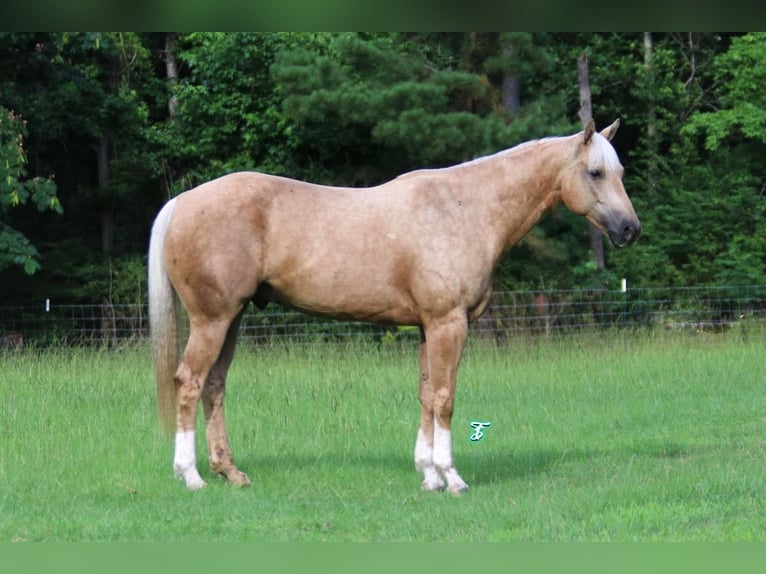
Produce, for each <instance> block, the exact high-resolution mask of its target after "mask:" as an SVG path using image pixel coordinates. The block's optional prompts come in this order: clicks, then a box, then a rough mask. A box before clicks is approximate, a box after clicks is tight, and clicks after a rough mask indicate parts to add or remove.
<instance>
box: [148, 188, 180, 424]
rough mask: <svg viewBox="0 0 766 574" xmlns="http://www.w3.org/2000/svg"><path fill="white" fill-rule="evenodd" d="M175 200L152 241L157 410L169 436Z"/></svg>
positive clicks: (174, 348)
mask: <svg viewBox="0 0 766 574" xmlns="http://www.w3.org/2000/svg"><path fill="white" fill-rule="evenodd" d="M175 203H176V202H175V199H171V200H170V201H168V202H167V203H166V204H165V205H164V207H163V208H162V209H161V210H160V212H159V214H158V215H157V218H156V219H155V220H154V225H153V226H152V234H151V240H150V241H149V328H150V331H151V339H152V351H153V354H154V375H155V382H156V385H157V410H158V412H159V415H160V420H161V422H162V425H163V427H164V428H165V430H166V431H167V432H168V433H171V432H173V431H174V430H175V409H176V396H175V395H176V392H175V384H174V383H173V376H174V375H175V371H176V368H177V367H178V356H179V352H178V315H177V310H176V309H177V303H176V299H177V297H176V292H175V289H173V285H172V284H171V283H170V279H169V278H168V275H167V272H166V270H165V261H164V257H163V252H164V247H165V234H166V233H167V229H168V223H170V218H171V216H172V215H173V210H174V208H175Z"/></svg>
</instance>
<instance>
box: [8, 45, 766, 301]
mask: <svg viewBox="0 0 766 574" xmlns="http://www.w3.org/2000/svg"><path fill="white" fill-rule="evenodd" d="M578 60H579V61H580V62H585V63H587V71H588V76H589V87H590V90H591V102H592V115H593V118H594V119H595V120H596V124H597V126H598V127H599V128H602V127H605V126H606V125H607V124H608V123H611V122H612V121H613V120H614V119H615V118H620V120H621V128H620V130H619V132H618V134H617V136H616V138H615V140H614V141H613V143H614V145H615V148H616V149H617V151H618V153H619V155H620V157H621V159H622V162H623V164H624V165H625V168H626V169H625V186H626V189H627V190H628V193H629V195H630V196H631V198H632V200H633V202H634V205H635V207H636V210H637V212H638V214H639V216H640V217H641V219H642V222H643V225H644V229H643V235H642V237H641V239H640V240H639V241H638V243H637V244H636V245H634V246H633V247H631V248H628V249H624V250H616V249H613V248H611V246H610V245H608V242H606V241H605V242H604V251H605V253H604V257H603V259H604V262H603V263H604V265H603V267H602V266H601V265H600V264H599V263H598V261H597V258H596V257H595V256H594V251H593V246H592V243H591V240H590V237H589V230H588V227H587V223H586V222H585V221H584V220H582V219H581V218H578V217H576V216H573V215H572V214H571V213H569V212H568V210H567V209H566V208H565V207H564V206H561V207H559V208H557V209H556V210H554V211H553V212H552V213H550V214H549V215H548V216H547V217H546V218H545V219H544V221H542V222H541V223H540V224H539V225H538V226H537V227H536V228H535V229H534V230H533V231H532V232H530V234H528V235H527V237H526V238H525V239H524V240H523V241H522V242H521V243H520V244H519V245H518V246H516V247H515V248H513V249H512V250H511V252H510V253H509V254H508V256H507V257H506V258H505V259H504V260H503V262H502V263H501V266H500V268H499V269H498V273H497V276H496V279H495V281H496V286H497V287H498V288H503V289H540V288H570V287H571V288H575V287H588V288H608V289H615V288H617V286H618V285H619V280H620V278H622V277H625V278H628V280H629V282H630V284H631V285H633V286H658V285H663V286H665V285H667V286H693V285H714V284H730V285H731V284H738V285H742V284H760V283H764V280H765V279H766V240H765V239H764V238H766V217H764V216H765V215H766V197H765V193H764V192H765V191H766V163H765V162H764V158H766V89H764V88H766V34H762V33H748V34H730V33H681V32H679V33H664V32H663V33H619V34H618V33H600V34H595V33H428V34H426V33H423V34H420V33H238V34H224V33H106V32H102V33H4V34H2V35H0V172H1V173H0V305H17V304H32V303H36V302H38V301H41V300H42V299H44V298H52V299H54V300H55V301H57V302H60V303H63V302H72V303H74V302H94V303H99V302H108V303H135V302H140V301H143V300H144V299H145V291H146V283H145V266H146V249H147V243H148V236H149V229H150V226H151V222H152V220H153V218H154V215H155V214H156V213H157V211H158V210H159V208H160V206H161V205H162V204H163V202H164V201H166V200H167V199H168V198H169V197H171V196H173V195H176V194H178V193H180V192H182V191H184V190H185V189H189V188H191V187H193V186H195V185H197V184H199V183H202V182H204V181H206V180H209V179H212V178H215V177H218V176H220V175H223V174H225V173H228V172H232V171H238V170H261V171H266V172H269V173H274V174H279V175H286V176H289V177H294V178H299V179H305V180H309V181H314V182H319V183H325V184H333V185H353V186H367V185H374V184H377V183H380V182H383V181H385V180H388V179H390V178H393V177H395V176H397V175H399V174H401V173H403V172H406V171H409V170H413V169H417V168H422V167H438V166H446V165H451V164H454V163H458V162H461V161H465V160H469V159H472V158H475V157H478V156H481V155H486V154H488V153H493V152H495V151H498V150H500V149H504V148H508V147H511V146H514V145H516V144H518V143H520V142H522V141H526V140H529V139H536V138H540V137H544V136H548V135H564V134H569V133H573V132H575V131H578V130H579V129H581V126H582V123H581V116H580V109H581V101H580V76H579V75H578ZM476 193H481V190H480V189H477V190H476ZM339 225H342V222H339Z"/></svg>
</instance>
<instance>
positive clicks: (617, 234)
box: [609, 219, 641, 247]
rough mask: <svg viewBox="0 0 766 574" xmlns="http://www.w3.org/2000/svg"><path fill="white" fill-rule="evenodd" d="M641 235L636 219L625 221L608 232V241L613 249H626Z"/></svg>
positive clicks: (638, 222)
mask: <svg viewBox="0 0 766 574" xmlns="http://www.w3.org/2000/svg"><path fill="white" fill-rule="evenodd" d="M639 235H641V222H640V221H639V220H638V219H635V220H633V221H625V222H623V223H622V225H620V226H619V227H618V228H617V229H615V230H611V229H610V230H609V239H610V240H611V241H612V244H613V245H614V246H615V247H626V246H628V245H630V244H632V243H635V241H636V239H638V236H639Z"/></svg>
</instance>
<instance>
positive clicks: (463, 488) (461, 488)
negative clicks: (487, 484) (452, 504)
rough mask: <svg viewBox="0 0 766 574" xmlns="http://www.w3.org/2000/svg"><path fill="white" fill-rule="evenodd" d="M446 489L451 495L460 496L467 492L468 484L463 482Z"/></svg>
mask: <svg viewBox="0 0 766 574" xmlns="http://www.w3.org/2000/svg"><path fill="white" fill-rule="evenodd" d="M448 490H449V492H450V494H452V495H453V496H460V495H461V494H465V493H466V492H468V485H467V484H465V483H463V484H461V485H455V486H450V487H449V488H448Z"/></svg>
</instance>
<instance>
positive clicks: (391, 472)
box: [0, 333, 766, 542]
mask: <svg viewBox="0 0 766 574" xmlns="http://www.w3.org/2000/svg"><path fill="white" fill-rule="evenodd" d="M763 356H764V336H763V334H762V333H761V334H760V335H758V336H754V335H753V334H752V333H750V334H749V335H748V336H747V337H745V336H743V334H742V333H728V334H717V335H712V334H688V335H673V336H669V335H662V336H657V335H654V336H652V335H631V334H617V335H614V336H612V335H603V336H601V337H599V338H594V337H589V338H573V337H570V338H566V339H564V340H560V341H552V342H551V341H549V342H546V341H540V342H529V341H516V342H511V343H510V344H509V345H508V346H504V347H495V346H491V345H487V344H484V343H482V342H479V341H472V342H471V344H470V345H469V347H468V349H467V351H466V354H465V355H464V359H463V363H462V367H461V371H460V380H459V384H458V393H457V399H456V412H455V417H454V420H453V441H454V456H455V461H456V464H457V467H458V469H459V470H460V472H461V474H462V476H463V478H464V479H465V480H466V481H467V482H468V483H469V485H470V486H471V490H470V491H469V492H468V493H467V494H466V495H464V496H462V497H454V496H452V495H450V494H447V493H428V492H421V490H420V477H419V475H418V474H417V473H416V472H415V470H414V467H413V463H412V449H413V446H414V440H415V433H416V430H417V421H418V414H419V405H418V402H417V349H416V346H415V345H414V344H413V345H409V344H403V345H400V344H398V343H395V344H392V345H385V346H384V347H383V348H379V347H377V346H375V345H374V344H372V343H369V344H368V343H363V342H359V341H357V342H352V343H349V344H343V343H317V344H312V345H302V346H296V347H294V348H290V347H279V348H270V349H254V348H249V347H248V346H247V345H246V344H245V345H242V346H241V347H240V349H239V351H238V355H237V357H236V359H235V362H234V365H233V367H232V371H231V373H230V377H229V392H228V395H227V421H228V425H229V433H230V439H231V442H232V448H233V450H234V455H235V459H236V460H237V462H238V464H239V466H240V467H241V468H242V469H243V470H244V471H246V472H247V473H248V474H249V475H250V477H251V478H252V479H253V486H252V487H251V488H249V489H237V488H234V487H231V486H228V485H226V484H225V483H223V482H222V481H221V480H219V479H218V478H217V477H215V476H211V473H210V471H209V470H208V468H207V453H206V450H205V446H204V434H203V432H202V429H201V427H200V432H198V437H197V438H198V441H197V448H198V463H199V468H200V472H201V474H202V476H203V478H205V479H206V480H207V481H208V483H209V484H208V487H207V488H205V489H203V490H201V491H197V492H188V491H186V490H185V489H184V487H183V485H182V483H180V482H178V481H176V480H174V479H173V475H172V469H171V460H172V445H171V441H170V440H169V439H167V438H165V437H164V436H163V435H162V434H161V432H160V430H159V425H158V422H157V420H156V416H155V406H154V383H153V381H152V374H151V373H152V368H151V364H150V353H149V350H148V348H145V347H141V348H138V349H135V348H133V349H123V350H118V351H100V352H99V351H88V350H57V351H41V352H25V353H21V354H15V353H8V354H4V355H0V365H1V366H2V368H1V369H0V437H2V440H0V541H5V542H7V541H161V542H164V541H206V542H210V541H676V540H688V541H719V540H726V541H749V540H766V384H765V383H766V369H765V368H764V365H765V361H764V358H763ZM200 418H201V417H200ZM479 419H482V420H488V421H491V423H492V426H491V427H490V428H488V429H486V430H485V437H484V439H483V440H481V441H479V442H471V441H469V435H470V433H471V431H472V429H471V428H470V426H469V423H470V422H471V421H473V420H479Z"/></svg>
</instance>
